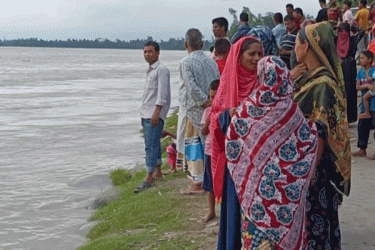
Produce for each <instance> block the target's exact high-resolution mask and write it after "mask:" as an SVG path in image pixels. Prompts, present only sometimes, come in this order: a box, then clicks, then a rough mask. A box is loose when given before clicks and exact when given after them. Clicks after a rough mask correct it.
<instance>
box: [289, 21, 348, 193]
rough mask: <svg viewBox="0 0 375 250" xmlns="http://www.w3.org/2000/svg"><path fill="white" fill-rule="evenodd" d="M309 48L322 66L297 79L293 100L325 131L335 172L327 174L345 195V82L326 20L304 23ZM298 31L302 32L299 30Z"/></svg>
mask: <svg viewBox="0 0 375 250" xmlns="http://www.w3.org/2000/svg"><path fill="white" fill-rule="evenodd" d="M300 32H301V33H304V34H305V37H306V40H307V42H308V43H309V45H310V48H311V49H312V50H313V52H314V53H315V56H316V57H317V58H318V59H319V61H320V62H321V63H322V65H323V66H321V67H318V68H316V69H314V70H312V71H311V72H308V73H307V74H306V75H304V76H302V77H300V78H298V79H297V80H296V93H295V96H294V100H295V101H296V102H298V104H299V106H300V108H301V110H302V112H303V113H304V114H305V116H306V117H308V118H309V119H310V121H313V122H316V123H318V124H319V125H320V126H321V127H322V128H323V130H324V132H325V136H324V137H325V138H326V143H327V146H328V149H329V151H330V158H331V159H332V162H333V163H334V166H335V171H336V173H337V174H333V175H329V176H328V177H329V178H330V180H332V181H333V182H334V183H335V186H336V188H337V189H338V190H340V191H341V192H342V193H344V194H345V195H349V191H350V175H351V150H350V137H349V126H348V122H347V117H346V116H347V112H346V98H345V85H344V80H343V74H342V70H341V65H340V61H339V58H338V56H337V52H336V48H335V44H334V39H333V37H334V36H333V29H332V26H331V25H330V24H329V23H327V22H322V23H318V24H314V25H309V26H306V28H305V29H302V30H301V31H300ZM300 35H301V34H300Z"/></svg>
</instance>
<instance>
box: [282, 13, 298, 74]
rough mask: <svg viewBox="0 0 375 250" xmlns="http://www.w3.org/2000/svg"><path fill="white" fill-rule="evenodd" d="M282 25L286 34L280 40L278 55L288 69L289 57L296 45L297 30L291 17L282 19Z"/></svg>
mask: <svg viewBox="0 0 375 250" xmlns="http://www.w3.org/2000/svg"><path fill="white" fill-rule="evenodd" d="M284 25H285V27H286V30H287V33H286V34H285V35H284V36H283V37H282V38H281V44H280V48H279V55H280V58H281V59H283V61H284V62H285V63H286V64H287V66H288V68H289V69H290V56H291V54H292V52H293V49H294V45H295V43H296V37H297V32H298V29H297V27H296V24H295V22H294V18H293V16H290V15H286V16H285V17H284Z"/></svg>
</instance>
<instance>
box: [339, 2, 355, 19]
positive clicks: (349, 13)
mask: <svg viewBox="0 0 375 250" xmlns="http://www.w3.org/2000/svg"><path fill="white" fill-rule="evenodd" d="M343 7H344V15H343V16H342V21H343V22H344V23H349V24H350V25H352V24H353V21H354V17H353V13H352V10H351V9H350V8H351V7H352V2H350V1H345V2H344V6H343Z"/></svg>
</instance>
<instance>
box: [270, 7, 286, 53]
mask: <svg viewBox="0 0 375 250" xmlns="http://www.w3.org/2000/svg"><path fill="white" fill-rule="evenodd" d="M273 21H274V22H275V25H276V26H275V28H273V29H272V33H273V35H274V37H275V39H276V43H277V47H280V45H281V38H282V37H283V36H284V35H285V34H286V27H285V25H284V24H283V15H282V14H281V13H280V12H278V13H276V14H275V15H273Z"/></svg>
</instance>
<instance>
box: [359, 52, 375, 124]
mask: <svg viewBox="0 0 375 250" xmlns="http://www.w3.org/2000/svg"><path fill="white" fill-rule="evenodd" d="M359 60H360V64H361V66H362V69H360V70H359V72H358V76H357V90H361V91H362V100H363V103H362V107H361V114H360V115H359V119H370V118H371V117H372V116H371V113H370V111H375V110H374V108H375V106H374V105H375V102H374V101H375V99H374V100H373V101H372V102H371V100H370V99H371V98H372V97H373V96H375V82H374V78H375V68H374V67H373V66H372V63H373V60H374V54H373V53H372V52H371V51H369V50H365V51H363V52H362V53H361V54H360V56H359ZM368 90H369V91H368ZM370 102H371V103H370ZM370 104H373V105H370ZM370 106H371V107H370Z"/></svg>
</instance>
